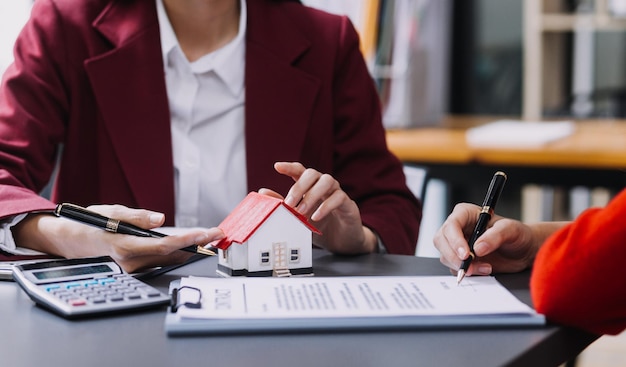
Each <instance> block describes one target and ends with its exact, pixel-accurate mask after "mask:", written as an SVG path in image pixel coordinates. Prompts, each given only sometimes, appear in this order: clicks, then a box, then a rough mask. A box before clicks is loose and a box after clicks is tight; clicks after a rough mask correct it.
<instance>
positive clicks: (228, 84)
mask: <svg viewBox="0 0 626 367" xmlns="http://www.w3.org/2000/svg"><path fill="white" fill-rule="evenodd" d="M155 1H156V5H157V15H158V20H159V27H160V34H161V49H162V57H163V65H164V69H165V70H164V71H165V82H166V88H167V98H168V103H169V107H170V119H171V131H172V148H173V159H174V172H175V178H174V179H175V186H174V187H175V190H176V192H175V200H176V218H175V223H176V226H177V227H214V226H217V225H218V224H219V223H220V222H221V221H222V219H224V218H225V217H226V215H228V213H230V212H231V211H232V210H233V209H234V208H235V206H236V205H237V204H238V203H239V202H240V201H241V200H243V198H244V197H245V196H246V194H247V190H248V186H247V175H246V150H245V135H244V107H245V105H244V102H245V84H244V69H245V34H246V22H247V11H246V0H240V7H241V14H240V17H239V32H238V34H237V36H236V37H235V38H234V39H233V40H232V41H231V42H229V43H228V44H227V45H225V46H223V47H222V48H220V49H218V50H216V51H214V52H211V53H209V54H207V55H205V56H203V57H201V58H200V59H198V60H196V61H194V62H191V63H190V62H189V61H188V60H187V58H186V57H185V55H184V53H183V52H182V50H181V48H180V46H179V44H178V40H177V38H176V35H175V33H174V31H173V29H172V25H171V24H170V21H169V18H168V16H167V13H166V11H165V8H164V6H163V0H155ZM163 194H164V195H165V194H166V193H163ZM25 216H26V215H25V214H23V215H18V216H15V217H14V218H12V219H11V220H8V221H6V222H3V223H2V224H1V225H0V249H2V250H5V251H8V252H10V253H14V254H21V255H32V254H40V252H37V251H33V250H30V249H26V248H19V247H16V245H15V241H14V239H13V235H12V233H11V227H12V226H14V225H15V224H17V223H18V222H19V221H21V220H22V219H23V218H24V217H25Z"/></svg>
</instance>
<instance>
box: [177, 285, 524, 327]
mask: <svg viewBox="0 0 626 367" xmlns="http://www.w3.org/2000/svg"><path fill="white" fill-rule="evenodd" d="M180 286H181V287H183V286H186V287H194V288H197V289H199V290H200V291H201V293H202V298H201V302H202V307H201V308H189V307H184V306H183V307H180V308H179V309H178V314H179V316H180V317H182V318H200V319H289V318H320V317H322V318H328V317H341V318H346V317H380V316H458V315H512V314H528V315H533V314H535V311H534V310H533V309H532V308H530V307H529V306H527V305H526V304H524V303H522V302H521V301H519V300H518V299H517V298H516V297H515V296H513V295H512V294H511V293H510V292H509V291H508V290H507V289H506V288H504V287H503V286H502V285H501V284H500V283H498V281H497V280H496V279H495V278H493V277H468V278H465V279H464V280H463V282H461V284H460V285H458V286H457V284H456V278H455V277H453V276H402V277H387V276H370V277H314V278H204V277H188V278H183V279H181V283H180ZM179 297H180V299H179V300H180V302H179V304H182V303H184V302H191V303H193V302H197V301H198V292H197V291H194V290H191V289H185V288H183V289H182V290H181V291H180V294H179Z"/></svg>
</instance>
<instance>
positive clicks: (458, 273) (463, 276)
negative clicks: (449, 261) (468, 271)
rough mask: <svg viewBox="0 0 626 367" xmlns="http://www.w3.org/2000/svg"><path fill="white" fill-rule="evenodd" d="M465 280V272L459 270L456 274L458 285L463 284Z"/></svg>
mask: <svg viewBox="0 0 626 367" xmlns="http://www.w3.org/2000/svg"><path fill="white" fill-rule="evenodd" d="M463 278H465V270H463V269H459V271H458V272H457V273H456V285H459V284H461V281H462V280H463Z"/></svg>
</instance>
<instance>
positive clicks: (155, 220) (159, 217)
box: [150, 213, 165, 224]
mask: <svg viewBox="0 0 626 367" xmlns="http://www.w3.org/2000/svg"><path fill="white" fill-rule="evenodd" d="M163 218H165V215H164V214H163V213H152V214H150V224H161V222H162V221H163Z"/></svg>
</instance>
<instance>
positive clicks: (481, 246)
mask: <svg viewBox="0 0 626 367" xmlns="http://www.w3.org/2000/svg"><path fill="white" fill-rule="evenodd" d="M485 251H487V244H486V243H484V242H478V243H477V244H475V245H474V253H475V254H476V256H483V255H485V253H484V252H485Z"/></svg>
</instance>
